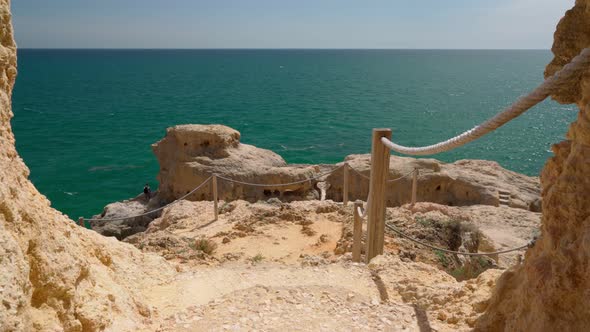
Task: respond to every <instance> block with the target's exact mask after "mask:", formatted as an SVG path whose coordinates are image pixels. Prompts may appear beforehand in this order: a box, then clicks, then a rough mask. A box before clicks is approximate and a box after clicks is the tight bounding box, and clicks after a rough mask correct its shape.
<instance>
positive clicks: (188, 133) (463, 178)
mask: <svg viewBox="0 0 590 332" xmlns="http://www.w3.org/2000/svg"><path fill="white" fill-rule="evenodd" d="M152 148H153V151H154V154H155V155H156V157H157V158H158V161H159V163H160V172H159V174H158V180H159V181H160V189H159V192H158V193H157V194H156V195H155V196H154V197H153V198H152V199H151V200H150V201H149V202H148V201H146V200H145V199H144V198H143V195H140V196H138V197H135V198H133V199H130V200H127V201H123V202H115V203H112V204H109V205H107V206H106V207H105V208H104V210H103V212H102V213H101V214H100V215H97V216H94V218H96V219H98V220H95V221H92V222H91V227H92V229H94V230H96V231H97V232H99V233H101V234H103V235H105V236H115V237H117V238H118V239H120V240H121V239H124V238H126V237H127V236H130V235H133V234H136V233H139V232H143V231H145V229H146V227H147V225H148V224H149V223H150V221H151V220H153V219H154V218H157V217H159V216H160V214H161V213H154V214H150V215H148V216H142V217H138V218H129V219H123V220H115V221H110V220H109V219H112V218H123V217H125V216H133V215H138V214H142V213H145V212H147V211H150V210H153V209H155V208H157V207H159V206H161V205H164V204H166V203H169V202H172V201H174V200H176V199H178V198H180V197H183V196H185V195H186V194H187V193H190V192H191V191H192V190H193V189H194V188H195V187H197V186H198V185H199V184H201V183H203V182H204V181H206V180H207V179H208V178H209V177H210V176H211V175H212V174H217V175H219V176H220V178H219V179H218V191H219V199H221V200H224V201H232V200H240V199H242V200H246V201H249V202H252V203H253V202H256V201H259V200H268V199H271V198H275V199H279V200H280V201H282V202H291V201H299V200H315V199H320V198H321V197H322V196H323V197H324V198H325V199H331V200H334V201H342V199H343V183H344V174H343V172H344V169H343V167H344V166H345V164H346V165H348V166H347V167H349V172H348V173H349V175H348V183H349V188H348V191H349V199H350V200H357V199H360V200H366V198H367V196H368V193H369V180H368V178H369V174H370V159H371V156H370V155H369V154H362V155H350V156H347V157H346V158H345V160H344V162H341V163H338V164H321V165H289V164H287V163H286V162H285V161H284V160H283V158H281V157H280V156H279V155H278V154H276V153H274V152H272V151H270V150H265V149H261V148H257V147H255V146H252V145H247V144H243V143H241V142H240V133H239V132H238V131H237V130H235V129H232V128H229V127H226V126H222V125H196V124H187V125H178V126H174V127H170V128H168V129H167V130H166V136H165V137H164V138H163V139H162V140H160V141H159V142H157V143H155V144H153V145H152ZM389 169H390V171H389V178H390V179H392V180H393V179H399V180H398V181H395V182H394V183H391V184H389V190H387V194H386V197H385V201H386V204H387V206H390V207H394V206H401V205H403V204H405V203H408V202H410V198H411V188H412V176H411V174H410V173H411V172H412V171H413V170H414V169H418V170H419V176H418V180H417V181H418V186H417V188H418V190H417V200H418V201H424V202H433V203H439V204H444V205H449V206H467V205H479V204H481V205H491V206H499V205H500V204H504V205H506V206H509V207H513V208H520V209H525V210H530V211H533V212H539V211H540V185H539V179H538V178H536V177H529V176H526V175H522V174H519V173H516V172H512V171H509V170H507V169H504V168H503V167H501V166H500V165H499V164H498V163H496V162H493V161H487V160H459V161H457V162H454V163H444V162H441V161H438V160H435V159H414V158H405V157H397V156H391V157H390V167H389ZM326 173H329V174H327V175H325V176H321V175H322V174H326ZM408 174H409V176H407V175H408ZM221 177H224V178H227V179H233V180H237V181H241V182H250V183H256V184H266V185H267V186H264V185H260V186H250V185H246V184H242V183H235V182H229V181H227V180H224V179H222V178H221ZM306 179H311V180H309V181H305V180H306ZM301 181H303V182H302V183H296V184H291V185H287V186H276V185H279V184H284V183H293V182H301ZM501 195H505V196H504V197H505V200H504V201H501V200H500V198H501V197H502V196H501ZM212 198H213V197H212V192H211V185H210V184H207V185H205V186H204V187H203V188H202V189H199V190H198V191H196V192H195V193H193V194H191V195H189V196H188V197H186V198H185V199H187V200H192V201H199V200H212ZM101 218H104V219H105V221H103V220H100V219H101Z"/></svg>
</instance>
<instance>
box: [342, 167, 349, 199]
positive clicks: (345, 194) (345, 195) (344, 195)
mask: <svg viewBox="0 0 590 332" xmlns="http://www.w3.org/2000/svg"><path fill="white" fill-rule="evenodd" d="M343 171H344V178H343V180H342V181H344V182H343V183H342V203H343V204H344V206H347V205H348V164H346V163H344V168H343Z"/></svg>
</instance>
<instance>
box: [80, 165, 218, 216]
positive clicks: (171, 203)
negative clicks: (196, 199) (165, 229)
mask: <svg viewBox="0 0 590 332" xmlns="http://www.w3.org/2000/svg"><path fill="white" fill-rule="evenodd" d="M211 178H212V176H210V177H208V178H207V180H205V181H203V182H202V183H201V184H200V185H198V186H197V187H196V188H195V189H193V190H191V191H189V192H188V193H187V194H186V195H184V196H182V197H180V198H177V199H176V200H174V201H172V202H170V203H168V204H166V205H164V206H162V207H159V208H157V209H154V210H151V211H148V212H145V213H142V214H138V215H135V216H129V217H120V218H107V219H104V218H99V219H84V220H86V221H119V220H125V219H132V218H138V217H144V216H147V215H150V214H152V213H154V212H158V211H160V210H163V209H165V208H167V207H169V206H172V205H174V204H176V203H178V202H180V201H181V200H183V199H185V198H187V197H188V196H190V195H191V194H192V193H194V192H195V191H197V190H199V189H201V188H202V187H203V186H204V185H205V184H207V183H208V182H209V181H211Z"/></svg>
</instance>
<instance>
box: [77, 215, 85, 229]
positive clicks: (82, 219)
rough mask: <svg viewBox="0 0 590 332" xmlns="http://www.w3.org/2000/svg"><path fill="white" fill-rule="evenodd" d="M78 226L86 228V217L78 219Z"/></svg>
mask: <svg viewBox="0 0 590 332" xmlns="http://www.w3.org/2000/svg"><path fill="white" fill-rule="evenodd" d="M78 225H80V226H82V227H86V225H84V217H80V218H78Z"/></svg>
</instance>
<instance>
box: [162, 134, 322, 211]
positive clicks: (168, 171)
mask: <svg viewBox="0 0 590 332" xmlns="http://www.w3.org/2000/svg"><path fill="white" fill-rule="evenodd" d="M152 148H153V150H154V153H155V154H156V157H157V158H158V161H159V162H160V173H159V174H158V180H159V181H160V192H161V195H162V198H163V199H164V200H168V201H172V200H174V199H176V198H178V197H180V196H182V195H185V194H186V193H188V192H190V190H192V189H194V188H195V187H196V186H197V185H198V184H200V183H202V182H203V181H205V180H206V179H207V178H208V177H209V176H210V175H211V174H213V173H217V174H219V175H221V176H224V177H227V178H231V179H235V180H239V181H244V182H252V183H262V184H278V183H289V182H295V181H299V180H305V179H307V178H310V177H313V176H314V175H317V174H318V173H319V171H320V168H319V167H317V166H295V165H293V166H288V165H287V164H286V163H285V161H284V160H283V158H281V156H279V155H278V154H276V153H274V152H272V151H269V150H264V149H260V148H257V147H255V146H252V145H247V144H242V143H240V133H239V132H238V131H236V130H234V129H232V128H229V127H226V126H221V125H179V126H175V127H171V128H168V130H167V132H166V137H164V138H163V139H162V140H160V141H159V142H157V143H155V144H153V145H152ZM313 185H314V183H310V182H308V183H303V184H298V185H291V186H285V187H272V186H270V187H251V186H244V185H241V184H235V183H228V182H227V181H224V180H221V179H219V180H218V186H219V187H218V188H219V197H220V199H224V200H235V199H245V200H248V201H251V202H255V201H257V200H260V199H268V198H271V197H280V198H281V200H286V201H289V200H293V199H302V198H303V197H307V196H308V195H309V193H310V192H312V191H313V192H315V191H316V189H315V188H313ZM315 196H317V194H315ZM211 197H212V196H211V189H210V186H209V185H207V186H205V187H204V188H203V189H202V190H199V191H198V192H196V193H194V194H193V195H191V197H189V199H191V200H210V199H211Z"/></svg>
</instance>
